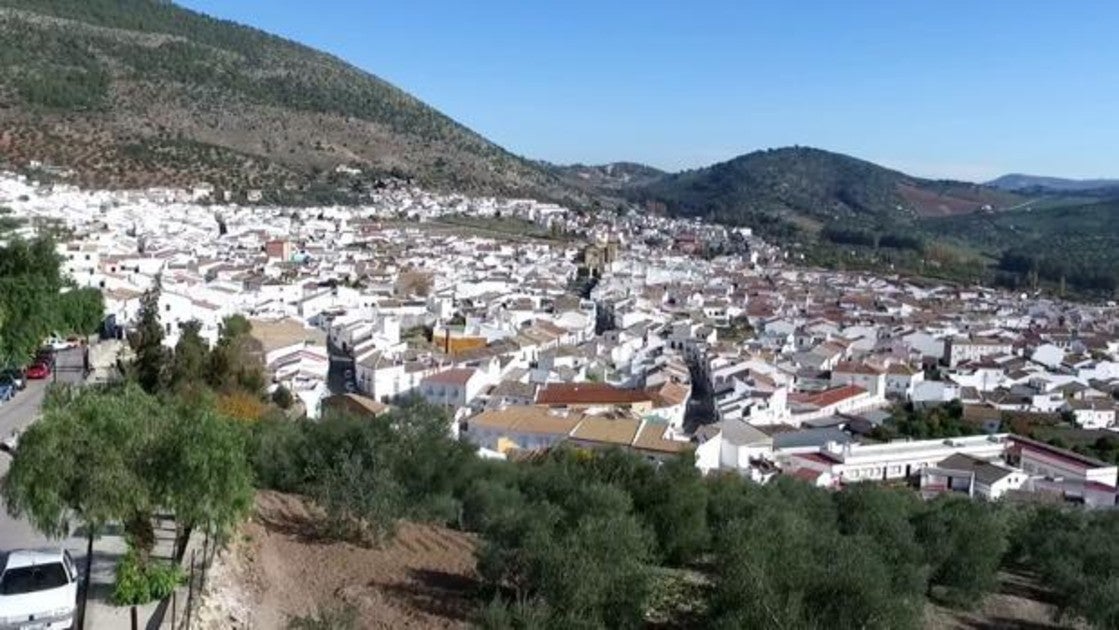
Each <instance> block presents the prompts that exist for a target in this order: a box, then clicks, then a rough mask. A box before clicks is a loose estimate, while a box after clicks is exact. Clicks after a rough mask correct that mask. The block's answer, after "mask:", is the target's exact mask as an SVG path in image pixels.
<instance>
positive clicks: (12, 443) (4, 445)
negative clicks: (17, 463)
mask: <svg viewBox="0 0 1119 630" xmlns="http://www.w3.org/2000/svg"><path fill="white" fill-rule="evenodd" d="M17 448H19V431H12V432H11V433H10V434H9V435H8V437H6V438H4V439H2V440H0V453H7V454H8V455H11V456H13V457H14V456H15V454H16V449H17Z"/></svg>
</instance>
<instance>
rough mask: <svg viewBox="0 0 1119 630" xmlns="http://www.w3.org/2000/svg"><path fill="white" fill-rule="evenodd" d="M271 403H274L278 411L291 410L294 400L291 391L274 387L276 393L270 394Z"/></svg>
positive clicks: (282, 387) (281, 386)
mask: <svg viewBox="0 0 1119 630" xmlns="http://www.w3.org/2000/svg"><path fill="white" fill-rule="evenodd" d="M272 402H274V403H276V406H278V407H279V408H280V409H291V405H292V403H294V402H295V399H294V397H293V396H292V395H291V390H289V389H288V388H286V387H284V386H283V385H280V386H278V387H276V391H274V392H272Z"/></svg>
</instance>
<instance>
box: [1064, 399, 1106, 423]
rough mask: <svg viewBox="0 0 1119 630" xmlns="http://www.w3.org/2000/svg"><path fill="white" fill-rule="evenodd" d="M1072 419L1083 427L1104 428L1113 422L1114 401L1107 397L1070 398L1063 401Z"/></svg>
mask: <svg viewBox="0 0 1119 630" xmlns="http://www.w3.org/2000/svg"><path fill="white" fill-rule="evenodd" d="M1065 405H1066V407H1067V409H1068V411H1070V412H1071V413H1072V417H1073V421H1074V422H1076V424H1077V426H1079V427H1081V428H1084V429H1106V428H1107V427H1110V426H1113V425H1114V424H1115V403H1113V402H1111V400H1110V399H1107V398H1088V399H1086V400H1070V401H1068V402H1067V403H1065Z"/></svg>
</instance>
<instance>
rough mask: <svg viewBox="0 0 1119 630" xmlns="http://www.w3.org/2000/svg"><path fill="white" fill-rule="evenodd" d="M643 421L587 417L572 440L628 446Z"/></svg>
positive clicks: (572, 434) (577, 428) (574, 432)
mask: <svg viewBox="0 0 1119 630" xmlns="http://www.w3.org/2000/svg"><path fill="white" fill-rule="evenodd" d="M640 426H641V421H640V420H638V419H636V418H607V417H604V416H587V417H585V418H583V421H582V422H580V423H579V426H577V427H575V430H574V431H572V432H571V437H572V439H576V440H582V441H584V442H602V443H604V444H616V445H619V446H628V445H630V444H632V443H633V438H634V437H636V436H637V430H638V428H639V427H640Z"/></svg>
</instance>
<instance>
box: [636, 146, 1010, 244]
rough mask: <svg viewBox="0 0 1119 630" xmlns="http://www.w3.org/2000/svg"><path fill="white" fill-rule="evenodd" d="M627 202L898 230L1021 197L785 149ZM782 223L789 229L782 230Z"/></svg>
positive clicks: (701, 172) (683, 177) (672, 182)
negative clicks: (897, 227)
mask: <svg viewBox="0 0 1119 630" xmlns="http://www.w3.org/2000/svg"><path fill="white" fill-rule="evenodd" d="M626 194H627V197H628V198H629V199H630V200H632V201H635V202H637V203H641V204H643V205H644V206H646V207H647V208H649V209H651V210H656V211H664V212H668V213H670V214H683V215H686V216H702V217H708V218H714V219H717V220H721V221H725V222H730V223H744V222H750V221H755V222H759V223H761V224H762V225H769V226H771V227H775V226H777V227H779V229H777V230H776V232H778V233H782V232H788V226H787V224H788V223H793V224H798V225H800V226H801V227H802V228H804V227H808V228H809V229H815V228H818V227H819V226H821V225H826V224H829V223H836V222H845V223H855V224H860V225H862V224H866V225H895V224H905V223H909V222H912V221H913V220H915V219H917V218H919V217H925V216H950V215H954V214H963V213H970V212H976V211H981V210H991V211H997V210H1000V209H1003V208H1007V207H1011V206H1013V205H1014V204H1017V203H1020V202H1021V200H1022V199H1021V198H1020V197H1019V196H1017V195H1014V194H1013V193H1006V192H1002V191H997V190H994V189H990V188H986V187H984V186H982V185H980V184H973V183H970V182H959V181H952V180H928V179H922V178H918V177H914V176H912V175H908V174H905V173H902V172H900V171H897V170H894V169H890V168H887V167H884V166H880V165H878V164H874V163H872V162H868V161H866V160H862V159H859V158H855V157H851V156H849V155H844V154H841V153H835V152H831V151H826V150H823V149H816V148H811V147H799V146H794V147H783V148H777V149H765V150H761V151H754V152H751V153H746V154H743V155H740V156H737V157H735V158H732V159H730V160H726V161H724V162H720V163H717V164H713V165H711V166H707V167H703V168H698V169H691V170H687V171H682V172H680V173H674V174H669V175H666V176H665V177H663V178H660V179H659V180H657V181H654V182H652V183H650V184H647V185H644V186H638V187H634V188H630V189H628V190H627V191H626ZM781 226H784V227H781Z"/></svg>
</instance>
